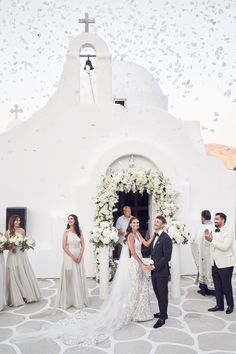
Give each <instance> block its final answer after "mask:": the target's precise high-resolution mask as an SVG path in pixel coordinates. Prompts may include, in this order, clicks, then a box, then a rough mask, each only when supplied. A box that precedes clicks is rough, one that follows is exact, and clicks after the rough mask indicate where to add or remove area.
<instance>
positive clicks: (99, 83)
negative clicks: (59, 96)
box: [62, 13, 112, 105]
mask: <svg viewBox="0 0 236 354" xmlns="http://www.w3.org/2000/svg"><path fill="white" fill-rule="evenodd" d="M94 22H95V20H93V19H89V16H88V14H87V13H85V17H84V18H83V19H80V20H79V23H84V24H85V32H83V33H81V34H80V35H78V36H77V37H75V38H74V39H72V41H71V43H70V45H69V49H68V52H67V59H66V63H65V67H64V72H63V75H62V84H63V86H64V88H65V89H66V94H67V95H68V94H74V93H75V92H76V93H77V94H78V98H79V102H81V84H80V83H81V77H80V76H81V72H80V62H81V59H82V58H83V57H86V58H87V61H86V64H85V69H86V70H87V71H90V70H93V57H94V58H95V57H96V68H95V71H96V88H95V92H94V93H93V94H94V100H93V102H94V103H95V104H98V105H100V104H104V103H112V64H111V54H110V52H109V49H108V47H107V45H106V43H105V42H104V41H103V39H101V38H100V37H99V36H98V35H97V34H96V33H91V32H89V24H92V23H94ZM86 48H90V49H92V50H93V52H94V53H95V54H92V55H90V54H88V55H87V54H83V50H84V49H86ZM88 74H90V73H89V72H88Z"/></svg>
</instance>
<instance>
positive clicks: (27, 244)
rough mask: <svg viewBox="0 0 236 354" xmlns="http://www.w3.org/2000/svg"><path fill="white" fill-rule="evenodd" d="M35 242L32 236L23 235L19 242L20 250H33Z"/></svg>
mask: <svg viewBox="0 0 236 354" xmlns="http://www.w3.org/2000/svg"><path fill="white" fill-rule="evenodd" d="M35 244H36V243H35V240H34V239H32V237H28V236H26V237H24V239H23V240H22V242H21V245H20V250H21V251H22V252H24V251H25V250H30V249H32V250H33V249H34V247H35Z"/></svg>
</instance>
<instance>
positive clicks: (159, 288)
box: [151, 231, 172, 320]
mask: <svg viewBox="0 0 236 354" xmlns="http://www.w3.org/2000/svg"><path fill="white" fill-rule="evenodd" d="M154 242H155V239H154V241H153V244H154ZM153 244H152V250H151V259H152V260H153V261H154V266H155V269H154V270H152V272H151V276H152V286H153V289H154V292H155V294H156V297H157V301H158V305H159V310H160V318H161V319H163V320H165V319H167V317H168V316H167V307H168V275H169V266H168V262H169V261H170V259H171V254H172V240H171V238H170V236H169V235H168V234H167V233H166V232H165V231H163V232H162V233H161V235H160V236H158V239H157V241H156V243H155V245H154V246H153Z"/></svg>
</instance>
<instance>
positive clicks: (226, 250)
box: [205, 213, 236, 314]
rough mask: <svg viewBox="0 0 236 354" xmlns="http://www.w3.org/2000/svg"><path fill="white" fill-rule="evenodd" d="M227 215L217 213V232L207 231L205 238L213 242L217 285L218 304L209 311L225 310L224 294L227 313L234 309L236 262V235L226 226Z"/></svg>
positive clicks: (212, 248) (213, 266)
mask: <svg viewBox="0 0 236 354" xmlns="http://www.w3.org/2000/svg"><path fill="white" fill-rule="evenodd" d="M226 219H227V217H226V215H225V214H224V213H216V214H215V227H216V229H215V232H213V233H211V232H210V231H209V230H206V231H205V239H206V240H207V241H209V242H211V251H212V277H213V282H214V286H215V295H216V306H214V307H212V308H210V309H208V311H211V312H215V311H224V296H225V298H226V303H227V306H228V307H227V309H226V313H227V314H230V313H232V312H233V310H234V300H233V290H232V275H233V269H234V265H235V264H236V262H235V258H234V254H233V243H234V235H233V233H232V232H230V231H229V230H228V229H227V227H226V226H225V223H226Z"/></svg>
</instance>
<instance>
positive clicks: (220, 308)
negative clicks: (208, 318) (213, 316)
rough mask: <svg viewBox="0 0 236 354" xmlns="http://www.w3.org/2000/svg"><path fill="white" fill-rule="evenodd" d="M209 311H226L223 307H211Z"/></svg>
mask: <svg viewBox="0 0 236 354" xmlns="http://www.w3.org/2000/svg"><path fill="white" fill-rule="evenodd" d="M208 311H210V312H216V311H224V309H223V308H222V307H219V306H215V307H211V308H210V309H208Z"/></svg>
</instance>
